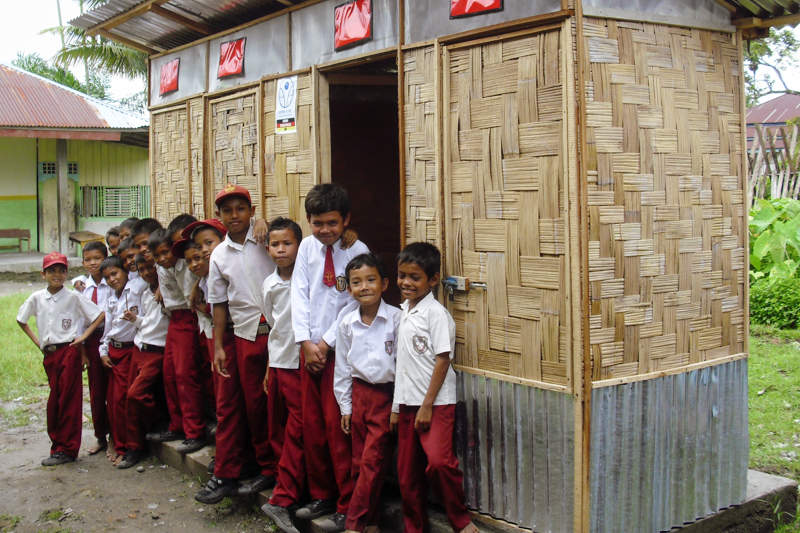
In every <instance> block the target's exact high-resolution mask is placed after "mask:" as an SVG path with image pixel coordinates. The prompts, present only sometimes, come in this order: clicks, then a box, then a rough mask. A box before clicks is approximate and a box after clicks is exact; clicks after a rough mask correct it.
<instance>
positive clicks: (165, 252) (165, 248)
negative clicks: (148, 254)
mask: <svg viewBox="0 0 800 533" xmlns="http://www.w3.org/2000/svg"><path fill="white" fill-rule="evenodd" d="M153 259H155V261H156V263H157V264H158V266H160V267H163V268H172V267H174V266H175V263H176V259H175V256H174V255H172V250H171V249H170V246H169V244H167V243H166V242H162V243H161V244H159V245H158V246H156V248H155V250H153Z"/></svg>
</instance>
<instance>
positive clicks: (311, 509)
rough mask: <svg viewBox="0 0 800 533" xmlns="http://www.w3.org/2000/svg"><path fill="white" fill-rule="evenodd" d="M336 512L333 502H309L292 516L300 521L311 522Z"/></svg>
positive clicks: (334, 502)
mask: <svg viewBox="0 0 800 533" xmlns="http://www.w3.org/2000/svg"><path fill="white" fill-rule="evenodd" d="M334 511H336V501H335V500H311V501H310V502H308V503H307V504H306V505H304V506H303V507H301V508H300V509H298V510H297V512H296V513H295V514H294V515H295V516H296V517H297V518H300V519H301V520H313V519H315V518H318V517H320V516H322V515H326V514H331V513H332V512H334Z"/></svg>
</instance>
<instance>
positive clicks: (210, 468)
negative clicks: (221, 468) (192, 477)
mask: <svg viewBox="0 0 800 533" xmlns="http://www.w3.org/2000/svg"><path fill="white" fill-rule="evenodd" d="M214 466H216V458H214V457H212V458H211V461H210V462H209V463H208V466H207V467H206V472H208V473H209V474H211V475H212V476H213V475H214Z"/></svg>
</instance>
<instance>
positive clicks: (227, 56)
mask: <svg viewBox="0 0 800 533" xmlns="http://www.w3.org/2000/svg"><path fill="white" fill-rule="evenodd" d="M244 39H245V38H244V37H241V38H239V39H236V40H235V41H227V42H224V43H222V44H220V45H219V67H218V68H217V78H224V77H225V76H233V75H236V74H241V73H242V72H243V71H244Z"/></svg>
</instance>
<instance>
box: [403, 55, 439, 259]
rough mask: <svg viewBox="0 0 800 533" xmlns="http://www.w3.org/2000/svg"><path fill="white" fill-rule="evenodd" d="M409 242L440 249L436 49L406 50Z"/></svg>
mask: <svg viewBox="0 0 800 533" xmlns="http://www.w3.org/2000/svg"><path fill="white" fill-rule="evenodd" d="M403 68H404V73H405V77H404V91H405V95H404V100H405V104H404V107H403V111H404V117H405V122H404V126H403V127H404V134H405V150H406V154H405V194H406V227H405V232H406V242H414V241H427V242H430V243H433V244H436V245H437V246H439V248H440V249H441V234H442V228H441V216H440V213H439V203H440V192H439V184H438V171H437V160H436V149H437V137H436V132H437V130H438V126H437V113H436V107H437V102H436V77H437V74H438V73H437V62H436V49H435V48H434V47H433V46H426V47H424V48H417V49H414V50H409V51H408V52H405V53H404V54H403Z"/></svg>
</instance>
